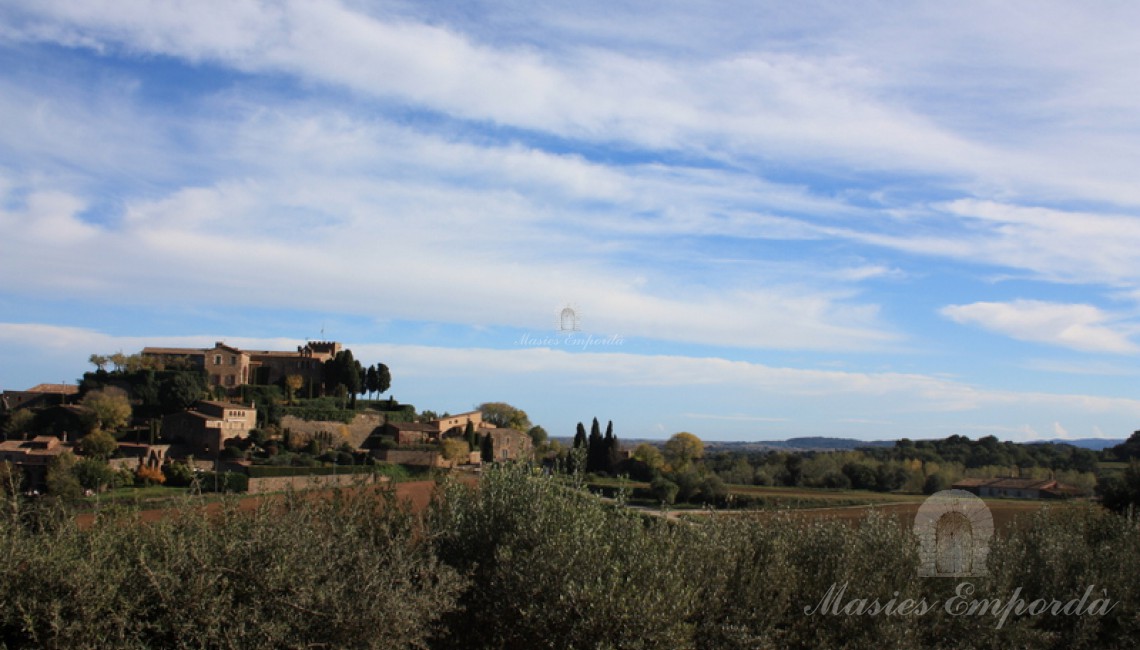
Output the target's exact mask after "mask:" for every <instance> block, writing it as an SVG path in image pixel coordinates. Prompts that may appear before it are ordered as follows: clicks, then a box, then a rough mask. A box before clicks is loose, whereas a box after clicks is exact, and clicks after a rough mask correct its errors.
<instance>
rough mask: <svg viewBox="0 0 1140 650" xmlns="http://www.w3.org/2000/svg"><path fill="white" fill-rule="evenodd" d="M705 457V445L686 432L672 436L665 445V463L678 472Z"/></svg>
mask: <svg viewBox="0 0 1140 650" xmlns="http://www.w3.org/2000/svg"><path fill="white" fill-rule="evenodd" d="M704 455H705V443H703V442H701V439H700V438H698V437H696V436H695V435H693V434H691V433H689V432H688V431H682V432H680V433H675V434H673V437H672V438H669V440H668V441H667V442H666V443H665V462H667V463H669V466H670V467H672V468H673V471H676V472H679V471H682V470H684V469H685V468H687V467H688V466H689V465H691V464H692V463H693V462H694V461H696V460H700V459H701V458H702V457H703V456H704Z"/></svg>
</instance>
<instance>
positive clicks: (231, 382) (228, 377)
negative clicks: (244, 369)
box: [226, 375, 236, 386]
mask: <svg viewBox="0 0 1140 650" xmlns="http://www.w3.org/2000/svg"><path fill="white" fill-rule="evenodd" d="M234 379H236V378H235V377H234V376H233V375H226V386H233V385H234V384H235V381H234Z"/></svg>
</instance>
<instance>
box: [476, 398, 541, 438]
mask: <svg viewBox="0 0 1140 650" xmlns="http://www.w3.org/2000/svg"><path fill="white" fill-rule="evenodd" d="M478 410H479V412H480V413H481V414H482V415H483V421H484V422H489V423H491V424H493V425H495V426H497V427H503V428H507V429H516V430H518V431H523V432H526V431H530V429H531V428H532V427H533V426H534V425H532V424H531V423H530V418H529V417H527V414H526V411H524V410H522V409H520V408H517V407H514V406H511V405H510V404H507V403H506V402H484V403H482V404H480V405H479V409H478Z"/></svg>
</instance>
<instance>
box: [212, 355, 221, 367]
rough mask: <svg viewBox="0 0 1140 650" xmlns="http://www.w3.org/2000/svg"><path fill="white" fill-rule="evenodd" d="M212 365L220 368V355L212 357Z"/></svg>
mask: <svg viewBox="0 0 1140 650" xmlns="http://www.w3.org/2000/svg"><path fill="white" fill-rule="evenodd" d="M214 365H215V366H220V365H222V355H220V354H215V355H214Z"/></svg>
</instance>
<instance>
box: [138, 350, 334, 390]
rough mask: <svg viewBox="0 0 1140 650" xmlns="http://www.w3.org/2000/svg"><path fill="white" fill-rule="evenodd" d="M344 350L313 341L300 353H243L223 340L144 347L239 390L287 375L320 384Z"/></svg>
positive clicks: (173, 363) (147, 353)
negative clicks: (326, 369)
mask: <svg viewBox="0 0 1140 650" xmlns="http://www.w3.org/2000/svg"><path fill="white" fill-rule="evenodd" d="M340 351H341V344H340V343H337V342H335V341H309V342H308V343H306V344H305V345H299V346H297V351H296V352H293V351H277V350H241V349H239V348H236V347H234V346H232V345H226V344H225V343H224V342H222V341H218V342H216V343H214V346H213V347H210V348H159V347H149V348H143V351H142V355H143V356H145V357H151V358H157V359H159V360H161V361H163V362H164V363H166V364H168V365H171V366H176V365H182V366H188V367H190V368H194V369H197V370H202V371H205V373H206V376H207V378H208V381H209V383H210V385H211V386H224V387H226V388H227V389H235V390H236V388H237V387H238V386H241V385H242V384H250V383H253V384H272V383H276V382H277V381H279V380H280V379H281V378H283V377H285V376H286V375H300V376H301V377H302V378H303V379H304V380H305V382H306V383H319V382H320V381H321V370H322V368H323V366H324V363H325V362H326V361H328V360H329V359H332V358H333V357H335V356H336V354H337V352H340Z"/></svg>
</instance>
